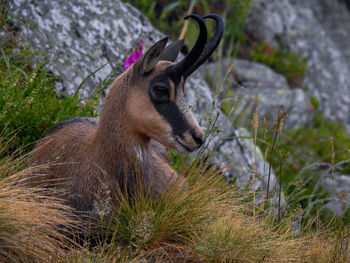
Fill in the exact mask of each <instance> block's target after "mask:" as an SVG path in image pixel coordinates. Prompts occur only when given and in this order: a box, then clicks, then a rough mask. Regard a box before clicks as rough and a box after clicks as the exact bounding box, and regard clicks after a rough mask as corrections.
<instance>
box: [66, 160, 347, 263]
mask: <svg viewBox="0 0 350 263" xmlns="http://www.w3.org/2000/svg"><path fill="white" fill-rule="evenodd" d="M184 163H186V162H184ZM180 173H181V174H184V175H185V176H186V178H187V185H186V186H185V187H179V186H177V185H176V184H175V185H174V186H172V187H170V188H169V189H168V190H167V191H166V192H165V193H164V194H162V195H160V196H153V195H151V194H144V189H143V190H140V191H138V192H136V193H135V195H134V197H133V198H132V199H131V200H130V199H127V198H124V197H123V196H122V195H121V196H118V197H117V198H118V200H117V206H116V207H115V210H114V214H113V216H112V218H110V220H107V221H105V222H104V223H103V226H104V229H105V231H104V232H103V233H102V232H101V233H100V234H101V235H100V239H99V242H97V246H96V247H95V248H94V249H93V250H89V249H87V248H85V249H84V250H79V251H76V253H75V254H74V255H73V256H72V257H71V258H69V259H67V262H82V261H83V262H322V263H323V262H329V263H331V262H347V260H348V256H349V254H348V252H346V250H348V249H349V244H348V243H346V240H347V237H346V235H343V237H342V238H339V236H336V235H332V234H331V233H335V232H334V231H329V232H328V233H326V232H325V231H324V230H322V231H321V229H319V230H313V231H311V229H310V231H309V232H302V231H301V232H300V233H296V232H295V231H294V229H293V224H292V222H290V221H288V220H284V221H283V220H282V221H279V222H277V220H274V218H273V216H272V215H271V214H270V213H268V212H266V211H262V210H260V211H258V210H257V207H256V206H255V205H254V203H253V202H252V200H250V199H252V198H248V197H247V194H246V193H244V192H242V190H239V189H238V188H236V187H234V186H232V185H229V184H228V183H227V181H225V180H224V179H223V176H222V174H221V171H220V170H217V169H216V168H215V167H211V168H209V167H208V166H207V165H206V164H203V163H199V162H194V163H192V164H190V165H188V164H184V165H183V167H182V168H181V171H180ZM140 189H141V188H140ZM254 211H256V212H254ZM340 240H342V241H340Z"/></svg>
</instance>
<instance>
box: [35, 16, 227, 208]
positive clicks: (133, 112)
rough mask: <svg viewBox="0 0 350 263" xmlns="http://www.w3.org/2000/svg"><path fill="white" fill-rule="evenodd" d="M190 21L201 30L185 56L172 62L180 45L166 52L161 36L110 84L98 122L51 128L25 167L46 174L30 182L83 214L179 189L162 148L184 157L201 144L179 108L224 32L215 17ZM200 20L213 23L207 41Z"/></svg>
mask: <svg viewBox="0 0 350 263" xmlns="http://www.w3.org/2000/svg"><path fill="white" fill-rule="evenodd" d="M189 17H191V18H193V19H194V20H195V21H196V22H197V23H198V25H199V29H200V33H199V36H198V39H197V42H196V44H195V46H194V48H193V49H192V50H191V52H190V53H189V54H188V55H187V56H186V57H185V58H183V59H182V60H181V61H180V62H178V63H174V61H175V59H176V57H177V55H178V53H179V51H180V49H181V47H182V45H183V43H184V42H183V40H179V41H176V42H175V43H173V44H170V45H169V46H167V47H166V43H167V38H164V39H162V40H160V41H158V42H157V43H156V44H154V45H153V46H152V47H151V48H150V49H149V50H148V51H147V52H146V54H145V55H144V56H142V57H141V58H140V59H139V60H138V61H137V62H136V63H135V64H134V65H132V66H131V67H130V68H129V69H127V70H126V71H125V72H124V73H123V74H121V75H120V76H119V77H118V78H117V79H116V80H115V81H114V82H113V84H112V86H111V87H110V89H109V92H108V95H107V97H106V100H105V103H104V106H103V109H102V112H101V116H100V118H99V119H94V118H75V119H72V120H68V121H64V122H62V123H59V124H57V125H56V126H54V127H53V128H52V129H51V130H50V131H49V133H48V134H47V135H46V137H44V138H43V139H42V140H41V141H40V142H39V143H38V145H37V146H36V148H35V150H34V151H33V153H32V156H31V159H30V163H29V164H30V166H39V167H41V168H40V170H41V173H42V174H44V175H45V176H42V177H41V176H33V179H32V182H33V183H35V184H40V185H43V184H44V185H46V186H48V187H54V188H56V189H60V188H61V189H63V190H64V191H63V193H64V197H65V198H66V200H67V202H68V203H69V204H70V205H72V206H73V207H75V208H76V209H78V210H84V211H100V210H101V209H103V210H106V209H110V205H113V200H114V198H113V194H114V193H116V192H117V191H121V192H124V193H126V194H130V193H131V194H132V192H133V191H132V190H133V188H135V187H137V186H138V185H140V184H141V185H142V186H143V187H144V188H145V189H148V190H150V191H152V193H162V192H164V191H166V189H167V187H168V186H169V185H172V184H174V183H175V182H177V183H179V185H182V182H183V181H184V180H183V178H179V175H178V174H177V173H176V172H175V171H174V170H173V169H172V168H171V166H170V164H169V161H168V159H167V154H166V148H173V149H176V150H178V151H179V152H181V153H189V152H192V151H194V150H196V149H198V148H199V147H200V146H201V145H202V143H203V141H204V133H203V131H202V129H201V128H200V127H199V125H198V123H197V121H196V120H195V118H194V116H193V114H192V112H191V110H190V109H189V106H188V105H187V103H186V102H185V99H184V83H185V80H186V78H187V77H188V76H189V75H190V74H191V73H192V72H193V71H194V70H196V69H197V68H198V67H199V66H200V65H201V64H202V63H203V62H204V61H205V60H206V59H207V58H208V57H209V56H210V54H211V53H212V52H213V51H214V50H215V48H216V47H217V45H218V43H219V41H220V39H221V36H222V32H223V23H222V20H221V18H220V17H218V16H217V15H208V16H205V17H200V16H198V15H194V14H192V15H190V16H189ZM205 18H212V19H215V21H216V31H217V32H216V33H215V35H214V36H213V37H212V38H211V39H210V40H209V42H208V43H206V42H207V29H206V25H205V22H204V19H205ZM52 181H56V182H55V183H54V184H53V183H52ZM60 193H61V192H60Z"/></svg>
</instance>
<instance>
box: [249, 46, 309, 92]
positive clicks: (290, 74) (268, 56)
mask: <svg viewBox="0 0 350 263" xmlns="http://www.w3.org/2000/svg"><path fill="white" fill-rule="evenodd" d="M250 59H251V60H252V61H256V62H260V63H262V64H265V65H267V66H269V67H271V68H273V69H274V70H275V71H276V72H278V73H280V74H282V75H283V76H285V77H286V79H287V80H288V83H289V84H290V85H291V86H292V87H296V86H298V85H300V81H301V79H302V77H304V76H305V73H306V59H305V58H303V57H302V56H300V55H299V54H296V53H294V52H291V51H289V50H286V49H283V48H282V49H278V50H274V49H273V48H272V47H271V46H269V45H268V44H266V43H265V44H262V45H260V46H256V47H255V48H253V50H252V52H251V53H250Z"/></svg>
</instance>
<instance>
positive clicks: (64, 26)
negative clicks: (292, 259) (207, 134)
mask: <svg viewBox="0 0 350 263" xmlns="http://www.w3.org/2000/svg"><path fill="white" fill-rule="evenodd" d="M12 15H13V16H15V20H16V21H17V22H16V23H17V24H18V26H19V27H20V32H19V33H20V35H21V36H22V37H23V38H24V39H25V40H26V42H28V43H30V44H31V45H32V46H33V49H34V50H37V51H38V53H39V54H40V55H41V56H45V57H46V58H47V60H48V61H49V62H50V64H49V65H48V68H49V69H50V70H51V71H52V72H53V73H54V74H55V75H56V76H58V77H59V78H60V79H61V80H62V82H61V83H60V85H58V86H57V88H58V89H61V90H64V91H65V92H67V93H70V94H72V93H74V92H75V89H76V88H77V86H78V85H79V84H80V83H81V81H82V80H83V79H84V78H86V77H87V76H88V75H89V74H91V73H92V72H94V71H95V70H96V69H97V68H99V67H101V66H103V65H105V64H106V63H107V66H105V67H104V68H103V69H102V70H100V71H98V72H97V73H96V74H95V75H93V76H92V77H91V78H90V79H89V80H88V81H87V82H86V85H84V92H82V93H81V94H80V95H82V96H89V95H90V94H91V93H93V92H94V90H95V89H96V88H99V87H101V85H102V84H103V81H105V80H106V79H108V78H109V77H110V76H111V75H113V74H115V73H116V72H118V71H120V67H121V66H122V63H123V60H124V59H125V57H126V55H127V54H128V53H130V51H131V50H132V49H133V48H135V47H136V45H137V42H138V41H139V40H140V39H141V38H144V42H145V46H146V49H147V47H149V46H150V45H151V44H153V43H154V42H155V41H156V40H158V39H160V38H162V37H163V34H162V33H160V32H159V31H158V30H156V29H155V28H154V27H152V26H151V24H150V22H149V21H148V19H147V18H146V17H145V16H144V15H142V14H141V13H140V12H139V11H138V10H136V9H135V8H133V7H132V6H130V5H129V4H123V3H122V2H121V1H112V0H109V1H108V0H94V1H87V0H85V1H78V0H72V1H69V2H67V1H64V0H52V1H38V2H35V3H34V1H25V0H15V1H14V5H13V9H12ZM21 17H22V18H23V19H22V20H21ZM186 89H187V94H188V102H189V104H191V105H193V111H194V113H195V115H196V117H197V119H199V118H202V119H201V124H202V126H208V127H209V125H210V123H211V121H215V120H217V121H216V123H215V124H216V125H217V126H218V127H219V129H220V130H221V132H218V134H214V135H212V137H211V138H210V139H209V140H208V141H210V143H209V148H210V149H213V148H215V147H216V149H217V151H216V154H214V156H213V161H214V162H215V163H218V164H219V165H220V166H228V165H229V166H230V167H231V166H232V165H230V164H231V163H234V166H233V168H232V169H231V170H229V171H228V172H227V176H228V177H230V178H233V177H235V178H237V181H238V183H240V184H245V183H247V182H248V181H249V178H253V175H252V173H251V172H250V171H251V167H252V166H255V167H256V170H257V180H256V183H255V184H254V185H255V188H258V187H262V188H263V190H264V191H265V189H266V185H267V184H266V181H267V179H266V175H267V170H268V164H267V163H266V162H265V161H264V158H263V156H262V154H261V152H260V151H259V150H258V149H257V153H256V154H255V153H254V152H255V148H254V145H253V143H252V139H250V135H249V133H248V132H247V131H246V130H244V129H237V130H236V129H234V128H233V127H232V125H231V123H230V121H229V120H228V119H227V118H226V117H225V116H224V114H222V112H221V111H220V110H219V109H218V107H217V105H218V104H217V102H216V99H215V97H214V95H213V93H212V91H211V90H210V89H209V87H208V85H207V84H206V82H205V81H204V80H203V77H202V76H201V75H200V74H199V73H198V72H197V73H195V74H193V75H192V76H191V77H190V78H189V79H188V81H187V83H186ZM216 116H218V117H217V118H216ZM241 137H244V138H241ZM224 138H226V139H224ZM275 183H276V179H275V176H274V174H273V172H272V174H271V184H270V185H271V188H272V187H273V186H274V185H275ZM252 187H253V185H252Z"/></svg>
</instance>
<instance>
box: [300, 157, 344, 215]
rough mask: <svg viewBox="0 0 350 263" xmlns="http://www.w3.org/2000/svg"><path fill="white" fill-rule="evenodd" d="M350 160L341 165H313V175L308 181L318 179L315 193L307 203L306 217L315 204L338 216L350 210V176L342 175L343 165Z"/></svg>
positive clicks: (310, 167) (307, 199)
mask: <svg viewBox="0 0 350 263" xmlns="http://www.w3.org/2000/svg"><path fill="white" fill-rule="evenodd" d="M348 162H349V160H346V161H342V162H339V163H336V164H334V167H332V164H329V163H313V164H311V165H310V166H309V169H311V171H312V173H311V176H309V177H308V179H307V180H310V179H312V178H313V179H316V181H317V183H316V184H315V186H314V189H313V193H311V195H310V197H308V198H306V200H305V201H308V202H309V205H308V206H307V209H306V213H307V214H306V215H308V213H309V212H310V211H309V209H311V208H312V207H313V205H314V203H319V204H322V205H323V206H324V207H325V208H327V209H330V210H331V211H333V212H334V213H335V214H336V215H338V216H342V215H343V214H344V212H345V210H346V209H350V191H349V189H350V176H349V175H345V174H342V173H341V172H342V165H343V164H345V163H348ZM315 194H319V196H321V195H323V196H326V197H325V198H321V197H318V198H315V197H314V195H315Z"/></svg>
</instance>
